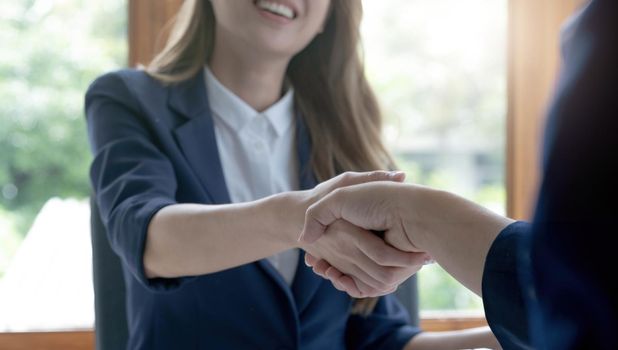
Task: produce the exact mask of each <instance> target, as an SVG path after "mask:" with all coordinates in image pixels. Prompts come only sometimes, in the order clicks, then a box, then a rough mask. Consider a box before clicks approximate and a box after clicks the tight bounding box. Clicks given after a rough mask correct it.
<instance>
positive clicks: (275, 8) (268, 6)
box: [257, 0, 294, 19]
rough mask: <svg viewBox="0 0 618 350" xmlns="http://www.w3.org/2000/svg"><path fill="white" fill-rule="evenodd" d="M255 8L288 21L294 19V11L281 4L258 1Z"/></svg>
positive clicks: (263, 0)
mask: <svg viewBox="0 0 618 350" xmlns="http://www.w3.org/2000/svg"><path fill="white" fill-rule="evenodd" d="M257 6H258V7H259V8H261V9H263V10H266V11H268V12H272V13H274V14H276V15H279V16H283V17H286V18H289V19H294V11H293V10H292V9H291V8H289V7H287V6H285V5H283V4H279V3H276V2H271V1H266V0H259V1H258V2H257Z"/></svg>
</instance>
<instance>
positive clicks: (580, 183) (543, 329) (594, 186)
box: [483, 0, 618, 349]
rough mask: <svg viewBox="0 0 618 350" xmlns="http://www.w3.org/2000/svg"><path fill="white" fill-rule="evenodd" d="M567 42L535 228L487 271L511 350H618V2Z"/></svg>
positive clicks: (592, 7)
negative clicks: (617, 267) (526, 347)
mask: <svg viewBox="0 0 618 350" xmlns="http://www.w3.org/2000/svg"><path fill="white" fill-rule="evenodd" d="M564 35H565V38H564V39H565V41H564V45H563V55H564V62H563V69H562V71H561V75H560V79H559V82H558V86H557V91H556V94H555V98H554V100H553V102H552V105H551V108H550V109H549V118H548V125H547V131H546V139H545V146H544V160H543V167H544V169H543V180H542V184H541V188H540V193H539V196H538V202H537V206H536V212H535V215H534V220H533V223H532V225H528V224H524V223H516V224H513V225H511V226H509V227H507V228H506V229H505V230H504V231H503V232H502V233H501V234H500V236H498V238H497V239H496V241H495V242H494V244H493V246H492V248H491V250H490V252H489V255H488V257H487V261H486V265H485V266H486V267H485V273H484V277H483V299H484V303H485V309H486V314H487V318H488V320H489V322H490V325H491V327H492V328H493V330H494V331H495V332H496V334H497V335H498V337H499V339H500V341H501V342H502V344H503V345H504V347H505V348H506V349H511V348H518V347H524V345H525V344H527V345H530V344H532V346H533V347H534V348H538V349H618V273H616V270H615V269H614V268H613V266H615V261H614V259H613V258H614V257H615V256H616V244H615V243H616V242H617V241H618V239H617V238H618V229H617V228H616V219H618V204H617V200H618V187H617V186H616V180H617V179H618V175H617V170H616V169H618V94H617V92H618V88H617V87H616V86H617V84H618V1H616V0H593V1H592V2H591V3H590V4H589V5H588V6H587V7H586V8H585V9H584V11H583V12H582V13H581V14H580V15H579V16H578V17H577V18H576V19H575V20H574V21H573V22H572V23H570V25H569V26H568V27H567V28H566V31H565V32H564ZM516 266H519V270H517V269H516V268H515V267H516ZM518 277H519V278H518Z"/></svg>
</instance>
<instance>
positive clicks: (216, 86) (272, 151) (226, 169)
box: [204, 67, 299, 285]
mask: <svg viewBox="0 0 618 350" xmlns="http://www.w3.org/2000/svg"><path fill="white" fill-rule="evenodd" d="M204 75H205V79H206V91H207V93H208V101H209V103H210V110H211V112H212V116H213V120H214V125H215V135H216V139H217V147H218V148H219V158H220V159H221V166H222V167H223V175H224V177H225V183H226V184H227V189H228V192H229V194H230V200H231V201H232V203H240V202H249V201H254V200H257V199H260V198H263V197H267V196H270V195H272V194H275V193H279V192H285V191H294V190H297V189H298V188H299V185H298V169H297V157H296V147H294V140H295V128H294V124H295V121H294V91H293V89H292V88H290V89H289V90H288V91H287V93H286V94H285V95H284V96H283V97H282V98H281V99H279V101H277V102H276V103H275V104H273V105H272V106H270V107H269V108H268V109H267V110H265V111H264V112H261V113H260V112H257V111H256V110H254V109H253V108H252V107H251V106H249V105H248V104H247V103H246V102H244V101H243V100H241V99H240V98H239V97H238V96H236V95H235V94H234V93H233V92H231V91H230V90H228V89H227V88H226V87H225V86H223V84H221V83H220V82H219V81H218V80H217V78H216V77H215V76H214V74H212V72H211V71H210V69H209V68H208V67H206V68H205V69H204ZM273 229H276V228H273ZM298 256H299V251H298V249H290V250H287V251H283V252H281V253H279V254H275V255H273V256H271V257H269V258H268V260H269V261H270V263H271V264H272V265H273V266H274V267H275V269H276V270H277V271H279V273H280V274H281V276H282V277H283V279H284V280H285V281H286V282H287V283H288V285H291V284H292V281H293V280H294V275H295V274H296V268H297V265H298Z"/></svg>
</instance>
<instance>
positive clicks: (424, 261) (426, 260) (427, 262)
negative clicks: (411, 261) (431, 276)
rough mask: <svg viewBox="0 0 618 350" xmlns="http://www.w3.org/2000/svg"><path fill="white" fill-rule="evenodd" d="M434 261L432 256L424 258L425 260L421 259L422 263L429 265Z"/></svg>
mask: <svg viewBox="0 0 618 350" xmlns="http://www.w3.org/2000/svg"><path fill="white" fill-rule="evenodd" d="M435 262H436V261H435V260H433V259H432V258H426V259H425V260H423V265H431V264H433V263H435Z"/></svg>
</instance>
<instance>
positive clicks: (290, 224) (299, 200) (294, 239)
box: [269, 191, 313, 248]
mask: <svg viewBox="0 0 618 350" xmlns="http://www.w3.org/2000/svg"><path fill="white" fill-rule="evenodd" d="M309 192H310V191H291V192H283V193H280V194H277V195H274V196H271V197H270V198H269V199H270V201H271V203H272V210H270V212H271V213H272V215H273V218H272V221H273V225H272V227H276V228H277V229H275V230H274V231H275V232H274V234H275V235H277V238H276V239H278V240H280V241H281V242H282V243H284V244H285V245H286V246H288V247H289V248H301V243H300V242H298V237H300V233H301V232H302V230H303V226H304V224H305V213H306V212H307V208H309V206H310V205H311V204H312V202H313V201H312V200H311V196H310V195H309Z"/></svg>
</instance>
